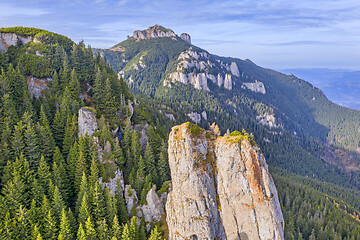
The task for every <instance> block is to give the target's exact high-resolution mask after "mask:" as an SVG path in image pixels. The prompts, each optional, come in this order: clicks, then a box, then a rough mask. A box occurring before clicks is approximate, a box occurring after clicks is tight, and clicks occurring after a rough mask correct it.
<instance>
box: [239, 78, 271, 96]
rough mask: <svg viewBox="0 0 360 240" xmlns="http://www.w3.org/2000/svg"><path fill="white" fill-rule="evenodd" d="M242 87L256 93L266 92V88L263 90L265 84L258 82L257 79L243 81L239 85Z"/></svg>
mask: <svg viewBox="0 0 360 240" xmlns="http://www.w3.org/2000/svg"><path fill="white" fill-rule="evenodd" d="M241 87H242V88H243V89H246V88H247V89H249V90H251V91H253V92H256V93H262V94H265V93H266V90H265V86H264V84H263V83H262V82H259V81H257V80H255V82H245V83H243V84H242V86H241Z"/></svg>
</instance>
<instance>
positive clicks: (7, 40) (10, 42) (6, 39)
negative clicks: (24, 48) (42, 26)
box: [0, 33, 33, 52]
mask: <svg viewBox="0 0 360 240" xmlns="http://www.w3.org/2000/svg"><path fill="white" fill-rule="evenodd" d="M18 40H20V41H21V43H22V44H23V45H25V44H27V43H28V42H30V41H32V40H33V37H31V36H29V37H22V36H18V35H16V34H15V33H0V52H6V51H7V50H8V48H9V47H10V46H16V44H17V42H18Z"/></svg>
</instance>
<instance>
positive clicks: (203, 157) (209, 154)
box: [166, 123, 284, 240]
mask: <svg viewBox="0 0 360 240" xmlns="http://www.w3.org/2000/svg"><path fill="white" fill-rule="evenodd" d="M168 153H169V164H170V169H171V177H172V184H173V190H172V191H171V192H170V193H169V195H168V200H167V203H166V212H167V223H168V227H169V239H231V240H232V239H234V240H235V239H248V240H250V239H251V240H268V239H279V240H282V239H284V234H283V229H284V220H283V216H282V213H281V209H280V204H279V201H278V195H277V191H276V188H275V185H274V182H273V180H272V178H271V176H270V174H269V171H268V167H267V164H266V161H265V159H264V156H263V155H262V153H261V151H260V149H259V147H258V146H257V145H256V144H255V143H254V142H253V141H252V140H251V139H250V138H249V136H248V135H243V134H241V133H240V132H234V133H232V134H230V135H228V136H224V137H216V136H215V135H214V134H213V133H211V132H209V131H205V130H203V129H201V128H199V127H198V126H196V125H194V124H191V123H185V124H182V125H180V126H176V127H173V129H172V131H171V133H170V136H169V148H168Z"/></svg>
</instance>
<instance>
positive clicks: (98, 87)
mask: <svg viewBox="0 0 360 240" xmlns="http://www.w3.org/2000/svg"><path fill="white" fill-rule="evenodd" d="M0 32H16V33H17V34H19V35H22V36H34V37H36V38H38V39H39V41H37V42H29V43H27V44H26V45H22V44H20V43H19V44H18V45H17V46H11V47H9V49H8V51H7V52H6V53H0V69H1V74H0V92H1V101H0V181H1V182H0V238H1V239H34V240H39V239H61V240H63V239H89V240H90V239H91V240H92V239H111V240H115V239H119V240H120V239H121V240H122V239H124V240H130V239H131V240H142V239H151V240H155V239H164V238H165V239H166V238H167V227H166V222H165V221H164V220H162V221H159V222H157V223H153V222H150V223H148V222H145V219H144V217H138V216H137V209H136V206H137V205H138V206H141V205H143V204H146V194H147V193H148V192H149V190H150V189H151V188H152V187H153V185H156V188H157V193H158V194H159V195H160V194H161V193H163V192H166V191H168V188H169V185H170V183H171V179H170V170H169V166H168V159H167V135H168V133H169V130H170V128H171V127H172V126H173V125H175V124H177V123H178V122H185V121H187V120H188V119H187V118H186V117H184V115H183V114H182V112H187V110H188V109H189V110H190V109H194V108H195V109H196V108H199V109H200V107H204V106H206V108H207V109H208V115H209V118H210V119H214V118H215V117H216V118H217V119H216V120H217V123H218V124H219V126H221V130H222V132H225V131H226V130H227V129H228V128H229V129H231V130H232V129H237V130H242V129H243V128H244V129H246V130H247V131H248V132H251V133H254V135H255V140H256V141H257V142H258V144H259V145H260V146H261V148H262V149H263V151H264V152H265V155H266V157H267V159H269V160H268V161H269V162H270V165H271V166H277V167H276V168H271V172H272V174H273V175H274V179H275V182H276V186H277V189H278V192H279V199H280V203H281V206H282V210H283V214H284V219H285V220H286V222H285V236H286V239H347V240H350V239H351V240H352V239H360V222H359V216H360V214H359V210H360V202H359V199H360V196H359V193H358V191H356V190H354V188H356V187H357V186H358V184H359V183H358V181H359V179H358V178H357V177H356V176H353V178H350V177H348V176H347V175H346V174H345V173H344V172H341V171H340V170H339V169H337V168H335V167H332V166H328V165H325V164H323V163H322V162H321V161H319V160H318V159H317V158H315V157H314V156H313V155H316V154H317V152H318V151H321V147H320V146H319V144H317V143H318V140H317V139H311V138H305V137H303V138H300V140H301V141H302V142H301V143H300V145H301V146H302V147H299V138H296V137H294V136H293V135H290V134H286V133H284V135H283V137H282V138H277V137H276V136H274V135H272V134H270V133H268V132H267V130H266V129H265V128H263V127H260V126H259V125H257V124H256V122H255V121H254V119H252V116H253V115H251V114H249V116H248V117H245V118H242V119H240V120H239V118H236V117H235V116H232V115H230V114H229V112H230V110H229V109H231V111H232V108H231V106H229V107H228V109H223V108H222V106H221V105H220V103H219V101H222V100H221V98H220V100H219V98H217V97H216V96H214V95H212V94H210V93H204V92H203V91H199V90H193V89H190V86H181V87H182V88H180V87H179V86H174V87H173V88H172V89H171V90H169V92H170V93H171V94H169V92H167V91H166V89H163V88H161V89H160V90H156V89H155V88H154V90H151V91H150V92H149V94H156V95H157V96H158V97H157V98H156V99H148V98H145V97H141V96H139V95H136V97H134V95H132V94H131V93H130V92H129V91H128V87H127V84H126V82H125V81H123V80H122V78H118V76H117V74H116V73H114V71H113V70H112V68H111V67H110V65H109V64H108V63H107V62H106V58H103V57H101V56H100V55H99V54H95V55H94V54H93V49H91V47H86V46H85V44H84V42H80V43H78V44H75V43H73V42H72V41H71V40H70V39H68V38H66V37H64V36H61V35H58V34H54V33H50V32H47V31H44V30H38V29H27V28H9V29H0ZM36 52H39V53H41V55H38V54H36ZM161 56H162V54H161V53H159V57H161ZM154 74H155V73H154ZM29 76H32V77H36V78H39V79H42V78H51V81H48V82H47V88H45V89H44V90H43V91H42V92H41V97H39V98H36V97H35V96H33V97H31V93H30V92H29V90H28V82H27V81H28V77H29ZM144 84H145V81H144ZM145 87H146V86H144V88H145ZM174 92H175V93H177V95H178V96H179V98H178V99H177V98H175V97H174V96H176V94H174ZM220 95H221V93H220ZM180 96H181V97H182V96H186V98H185V99H187V100H188V101H184V100H181V99H180ZM237 97H238V100H239V101H242V102H243V103H244V104H243V105H241V108H242V113H244V114H245V113H246V114H248V113H251V112H253V111H259V112H261V111H269V109H268V108H267V107H266V106H264V105H263V104H261V102H259V101H253V100H251V99H249V98H246V96H237ZM129 104H130V105H131V106H133V108H134V112H133V114H131V110H130V107H129V106H130V105H129ZM165 104H166V105H167V106H171V107H166V106H164V105H165ZM250 106H252V107H250ZM81 108H86V109H88V110H89V111H91V112H93V113H94V114H95V116H96V119H97V122H98V126H99V130H98V131H96V132H95V133H94V134H93V137H97V139H98V141H97V142H94V141H93V139H92V137H90V136H88V135H85V136H82V135H78V131H79V130H78V113H79V110H80V109H81ZM159 109H162V110H163V111H165V112H168V113H173V114H174V116H175V117H176V119H177V121H175V122H174V121H170V120H169V119H168V118H166V117H164V115H163V114H161V113H159V111H158V110H159ZM173 109H180V110H181V111H174V110H173ZM254 109H255V110H254ZM264 109H265V110H264ZM204 125H205V123H204V122H202V123H200V126H204ZM205 126H206V125H205ZM144 131H145V133H146V136H147V139H145V140H142V136H143V133H142V132H144ZM266 137H267V138H269V139H270V140H271V141H272V142H271V144H268V145H265V144H264V140H263V139H264V138H266ZM305 139H307V140H305ZM309 139H310V140H309ZM264 145H265V146H264ZM281 146H283V148H281ZM304 146H305V147H304ZM99 152H100V153H101V154H99ZM309 152H311V153H312V155H310V154H309ZM99 156H101V158H100V157H99ZM277 156H280V157H277ZM294 156H296V157H294ZM117 169H120V170H121V171H122V172H123V176H124V181H125V184H129V185H131V189H133V190H134V191H135V193H136V195H137V197H138V202H137V203H136V204H134V205H133V207H132V208H131V210H130V211H128V209H127V205H126V200H125V195H131V194H133V191H129V192H128V193H124V189H123V188H122V184H121V182H120V181H118V182H117V184H116V187H115V189H113V190H111V189H109V188H108V187H107V186H104V185H103V184H100V182H99V178H101V179H102V181H103V182H104V183H107V182H109V181H110V179H113V178H114V176H115V171H116V170H117ZM315 169H316V171H315ZM289 172H293V173H296V174H300V175H303V176H310V177H312V178H315V179H318V180H314V179H310V178H309V177H300V176H299V175H295V174H291V173H289ZM323 181H327V183H325V182H323ZM328 182H332V183H334V184H329V183H328ZM339 184H343V186H345V188H344V187H340V186H339ZM352 188H353V190H352Z"/></svg>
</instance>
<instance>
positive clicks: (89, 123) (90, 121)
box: [78, 107, 98, 136]
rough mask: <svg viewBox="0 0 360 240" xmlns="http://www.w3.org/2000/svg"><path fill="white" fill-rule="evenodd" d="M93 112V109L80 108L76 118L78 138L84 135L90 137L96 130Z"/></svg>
mask: <svg viewBox="0 0 360 240" xmlns="http://www.w3.org/2000/svg"><path fill="white" fill-rule="evenodd" d="M94 111H95V110H94V109H92V108H89V107H82V108H80V110H79V118H78V122H79V136H84V135H86V134H88V135H90V136H92V135H93V134H94V132H95V131H96V130H97V129H98V125H97V122H96V116H95V113H94Z"/></svg>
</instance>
